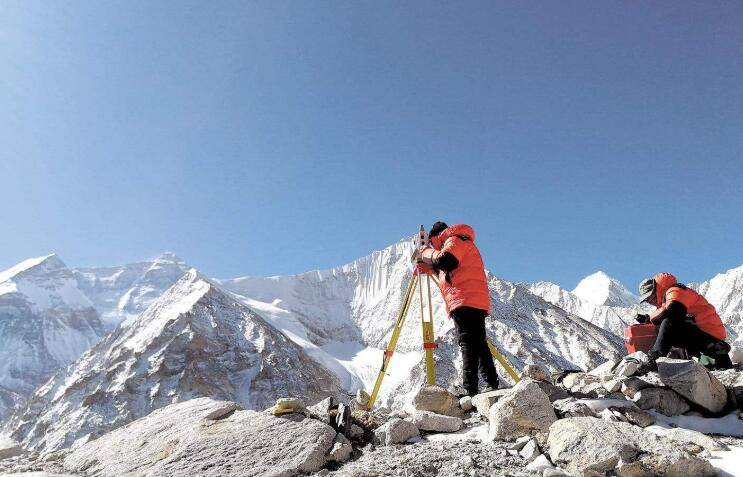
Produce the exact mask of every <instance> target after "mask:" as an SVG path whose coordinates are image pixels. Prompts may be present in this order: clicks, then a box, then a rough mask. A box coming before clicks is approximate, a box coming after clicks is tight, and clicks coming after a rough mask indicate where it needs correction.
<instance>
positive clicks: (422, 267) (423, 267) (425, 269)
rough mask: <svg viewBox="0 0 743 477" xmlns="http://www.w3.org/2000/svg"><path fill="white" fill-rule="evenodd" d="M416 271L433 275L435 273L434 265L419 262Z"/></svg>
mask: <svg viewBox="0 0 743 477" xmlns="http://www.w3.org/2000/svg"><path fill="white" fill-rule="evenodd" d="M415 273H417V274H420V275H423V274H425V275H431V274H433V273H434V271H433V267H432V266H431V265H429V264H427V263H418V264H416V265H415Z"/></svg>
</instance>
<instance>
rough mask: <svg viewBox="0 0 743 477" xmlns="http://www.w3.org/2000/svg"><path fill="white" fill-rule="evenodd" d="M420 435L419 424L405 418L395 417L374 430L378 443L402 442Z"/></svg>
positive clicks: (387, 444) (386, 444)
mask: <svg viewBox="0 0 743 477" xmlns="http://www.w3.org/2000/svg"><path fill="white" fill-rule="evenodd" d="M418 435H420V432H419V431H418V426H416V425H415V424H413V423H412V422H410V421H407V420H405V419H400V418H399V417H393V418H392V419H390V420H389V421H387V422H386V423H385V424H384V425H382V426H380V427H378V428H377V429H375V430H374V441H375V442H376V443H377V444H380V445H384V446H389V445H392V444H401V443H403V442H405V441H407V440H408V439H411V438H413V437H415V436H418Z"/></svg>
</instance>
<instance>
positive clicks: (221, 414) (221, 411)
mask: <svg viewBox="0 0 743 477" xmlns="http://www.w3.org/2000/svg"><path fill="white" fill-rule="evenodd" d="M238 409H242V407H240V405H239V404H237V403H236V402H225V403H224V405H222V406H220V407H218V408H216V409H215V410H214V411H212V412H210V413H209V414H207V415H206V416H204V419H207V420H209V421H218V420H220V419H224V418H226V417H228V416H230V415H231V414H232V413H233V412H235V411H237V410H238Z"/></svg>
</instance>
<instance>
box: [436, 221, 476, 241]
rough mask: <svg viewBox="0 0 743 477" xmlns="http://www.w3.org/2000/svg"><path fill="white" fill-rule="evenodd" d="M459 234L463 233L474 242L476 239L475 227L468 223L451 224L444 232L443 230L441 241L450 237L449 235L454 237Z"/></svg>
mask: <svg viewBox="0 0 743 477" xmlns="http://www.w3.org/2000/svg"><path fill="white" fill-rule="evenodd" d="M457 235H463V236H466V237H467V238H468V239H470V240H472V241H473V242H474V241H475V229H473V228H472V227H470V226H469V225H467V224H456V225H450V226H449V227H447V228H446V229H445V230H444V231H443V232H441V234H440V235H439V236H440V237H441V241H442V242H443V241H446V239H448V238H449V237H454V236H457Z"/></svg>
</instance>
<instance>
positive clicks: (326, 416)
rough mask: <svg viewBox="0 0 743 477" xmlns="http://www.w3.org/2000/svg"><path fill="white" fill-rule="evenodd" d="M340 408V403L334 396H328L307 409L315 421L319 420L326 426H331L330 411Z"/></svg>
mask: <svg viewBox="0 0 743 477" xmlns="http://www.w3.org/2000/svg"><path fill="white" fill-rule="evenodd" d="M337 408H338V403H337V402H336V400H335V398H334V397H333V396H328V397H326V398H325V399H323V400H322V401H320V402H318V403H317V404H314V405H312V406H309V407H308V408H307V410H308V411H310V415H311V416H312V417H314V418H315V419H319V420H321V421H322V422H324V423H325V424H330V420H331V418H330V411H332V410H333V409H337Z"/></svg>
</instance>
